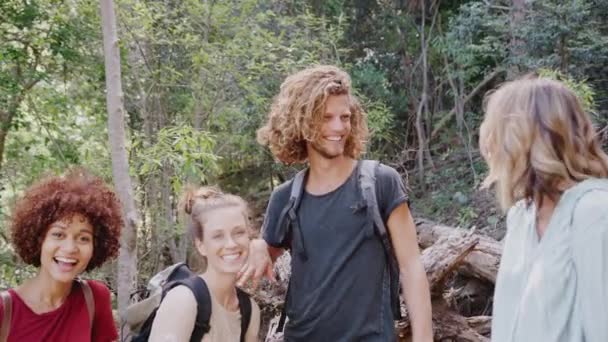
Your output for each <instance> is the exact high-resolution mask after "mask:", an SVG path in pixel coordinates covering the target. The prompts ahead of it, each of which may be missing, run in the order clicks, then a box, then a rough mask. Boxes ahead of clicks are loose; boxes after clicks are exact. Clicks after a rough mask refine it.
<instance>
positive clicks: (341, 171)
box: [306, 156, 357, 195]
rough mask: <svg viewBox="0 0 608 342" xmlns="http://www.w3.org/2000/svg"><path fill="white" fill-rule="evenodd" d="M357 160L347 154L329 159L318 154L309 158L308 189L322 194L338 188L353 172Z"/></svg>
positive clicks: (310, 191)
mask: <svg viewBox="0 0 608 342" xmlns="http://www.w3.org/2000/svg"><path fill="white" fill-rule="evenodd" d="M356 165H357V161H356V160H354V159H351V158H349V157H346V156H341V157H337V158H334V159H327V158H322V157H319V156H317V158H310V159H309V166H310V168H309V173H308V181H307V183H306V191H308V192H309V193H311V194H313V195H322V194H326V193H328V192H331V191H333V190H335V189H337V188H338V187H339V186H340V185H342V184H343V183H344V182H345V181H346V180H347V179H348V177H350V175H351V174H352V172H353V170H354V168H355V166H356Z"/></svg>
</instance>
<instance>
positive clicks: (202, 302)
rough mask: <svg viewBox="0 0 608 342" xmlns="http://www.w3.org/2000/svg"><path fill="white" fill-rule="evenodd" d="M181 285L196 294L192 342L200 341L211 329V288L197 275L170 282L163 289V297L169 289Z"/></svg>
mask: <svg viewBox="0 0 608 342" xmlns="http://www.w3.org/2000/svg"><path fill="white" fill-rule="evenodd" d="M179 285H184V286H186V287H187V288H189V289H190V291H192V293H193V294H194V298H196V303H197V311H196V321H195V322H194V330H192V335H191V336H190V342H200V341H201V340H202V339H203V336H204V335H205V334H206V333H208V332H209V329H211V327H210V326H209V320H210V319H211V294H210V293H209V288H207V284H206V283H205V280H203V278H201V277H199V276H198V275H195V276H192V277H189V278H186V279H180V280H176V281H172V282H171V283H168V284H167V286H166V288H165V289H164V290H163V298H164V297H165V295H166V294H167V292H169V290H171V289H172V288H174V287H176V286H179Z"/></svg>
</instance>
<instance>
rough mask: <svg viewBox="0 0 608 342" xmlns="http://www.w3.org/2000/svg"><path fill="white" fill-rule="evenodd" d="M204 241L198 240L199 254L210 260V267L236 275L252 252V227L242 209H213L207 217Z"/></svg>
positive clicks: (208, 261)
mask: <svg viewBox="0 0 608 342" xmlns="http://www.w3.org/2000/svg"><path fill="white" fill-rule="evenodd" d="M203 227H204V228H203V241H200V240H196V245H197V248H198V250H199V252H200V253H201V254H202V255H204V256H206V257H207V263H208V266H209V267H213V268H214V269H215V270H216V271H218V272H220V273H237V272H238V271H239V270H240V269H241V267H242V266H243V264H244V263H245V261H246V260H247V255H248V252H249V241H250V239H249V228H248V226H247V220H246V218H245V216H244V214H243V212H242V210H240V209H239V208H236V207H234V206H228V207H225V208H219V209H216V210H214V211H213V212H212V213H211V214H210V215H208V217H206V218H205V222H204V224H203Z"/></svg>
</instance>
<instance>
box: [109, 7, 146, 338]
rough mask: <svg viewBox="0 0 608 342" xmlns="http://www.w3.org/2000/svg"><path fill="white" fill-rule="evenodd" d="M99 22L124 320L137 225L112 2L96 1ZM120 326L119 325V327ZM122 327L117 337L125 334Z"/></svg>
mask: <svg viewBox="0 0 608 342" xmlns="http://www.w3.org/2000/svg"><path fill="white" fill-rule="evenodd" d="M100 7H101V22H102V28H103V46H104V56H105V73H106V93H107V96H106V101H107V108H108V137H109V141H110V149H111V158H112V177H113V179H114V186H115V188H116V192H117V194H118V198H119V199H120V201H121V203H122V210H123V215H124V221H125V226H124V228H123V231H122V234H121V241H120V242H121V245H120V255H119V259H118V276H117V283H118V312H119V314H120V317H121V318H122V319H124V317H125V316H124V315H125V313H126V309H127V306H128V305H129V295H130V294H131V292H132V291H133V289H134V287H135V283H136V278H135V277H136V275H137V239H136V237H137V234H136V229H137V224H138V221H139V218H138V214H137V211H136V208H135V200H134V199H133V186H132V183H131V177H130V175H129V161H128V157H127V149H126V146H125V144H126V143H125V142H126V139H127V137H126V133H125V117H124V116H125V113H124V107H123V92H122V83H121V71H120V53H119V50H118V35H117V30H116V15H115V13H114V4H113V2H112V0H100ZM120 326H121V327H122V326H123V325H122V324H121V325H120ZM128 329H129V328H128V327H127V326H126V325H125V326H124V328H122V329H121V336H126V335H128V334H129V331H128Z"/></svg>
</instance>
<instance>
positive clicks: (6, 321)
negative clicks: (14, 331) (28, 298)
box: [0, 291, 13, 342]
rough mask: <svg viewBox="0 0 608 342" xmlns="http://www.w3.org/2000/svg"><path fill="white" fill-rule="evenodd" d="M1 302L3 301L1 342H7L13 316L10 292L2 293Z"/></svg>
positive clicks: (0, 326) (0, 328)
mask: <svg viewBox="0 0 608 342" xmlns="http://www.w3.org/2000/svg"><path fill="white" fill-rule="evenodd" d="M0 300H1V301H2V308H3V310H2V322H0V342H6V341H7V339H8V332H9V330H10V329H11V318H12V314H13V300H12V298H11V294H10V293H9V292H8V291H2V292H0Z"/></svg>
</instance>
